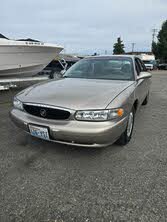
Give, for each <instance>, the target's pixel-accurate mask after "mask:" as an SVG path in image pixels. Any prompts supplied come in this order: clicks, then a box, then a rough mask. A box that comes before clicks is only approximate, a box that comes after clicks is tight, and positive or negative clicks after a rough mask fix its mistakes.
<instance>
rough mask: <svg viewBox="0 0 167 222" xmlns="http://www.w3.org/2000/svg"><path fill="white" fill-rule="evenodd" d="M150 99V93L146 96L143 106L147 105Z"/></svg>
mask: <svg viewBox="0 0 167 222" xmlns="http://www.w3.org/2000/svg"><path fill="white" fill-rule="evenodd" d="M148 100H149V93H148V94H147V96H146V98H145V99H144V101H143V103H142V106H145V105H147V104H148Z"/></svg>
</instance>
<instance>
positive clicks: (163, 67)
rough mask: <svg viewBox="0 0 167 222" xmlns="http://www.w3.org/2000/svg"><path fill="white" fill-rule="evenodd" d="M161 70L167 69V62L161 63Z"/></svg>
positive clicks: (159, 66)
mask: <svg viewBox="0 0 167 222" xmlns="http://www.w3.org/2000/svg"><path fill="white" fill-rule="evenodd" d="M158 69H159V70H167V63H160V64H159V65H158Z"/></svg>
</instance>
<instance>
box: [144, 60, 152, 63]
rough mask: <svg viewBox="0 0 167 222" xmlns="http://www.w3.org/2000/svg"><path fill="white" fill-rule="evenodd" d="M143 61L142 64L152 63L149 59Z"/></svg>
mask: <svg viewBox="0 0 167 222" xmlns="http://www.w3.org/2000/svg"><path fill="white" fill-rule="evenodd" d="M143 62H144V64H152V63H153V62H152V61H151V60H144V61H143Z"/></svg>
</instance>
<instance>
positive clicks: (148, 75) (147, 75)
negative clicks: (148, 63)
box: [137, 72, 152, 80]
mask: <svg viewBox="0 0 167 222" xmlns="http://www.w3.org/2000/svg"><path fill="white" fill-rule="evenodd" d="M151 77H152V75H151V73H149V72H141V73H140V75H139V76H138V77H137V80H140V79H149V78H151Z"/></svg>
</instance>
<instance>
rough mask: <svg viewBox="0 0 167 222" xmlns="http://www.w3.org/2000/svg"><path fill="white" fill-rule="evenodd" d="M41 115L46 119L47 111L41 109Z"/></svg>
mask: <svg viewBox="0 0 167 222" xmlns="http://www.w3.org/2000/svg"><path fill="white" fill-rule="evenodd" d="M40 115H41V116H42V117H46V110H45V109H41V110H40Z"/></svg>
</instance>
